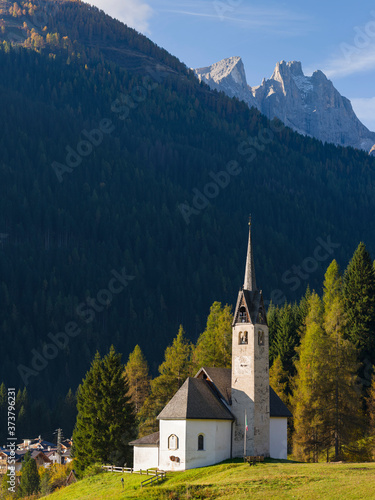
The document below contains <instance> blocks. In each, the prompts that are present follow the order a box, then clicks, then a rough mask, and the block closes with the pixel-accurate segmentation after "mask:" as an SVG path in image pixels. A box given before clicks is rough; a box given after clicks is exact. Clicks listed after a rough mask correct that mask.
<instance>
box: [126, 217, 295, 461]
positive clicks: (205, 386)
mask: <svg viewBox="0 0 375 500" xmlns="http://www.w3.org/2000/svg"><path fill="white" fill-rule="evenodd" d="M291 416H292V415H291V413H290V411H289V410H288V408H287V407H286V406H285V405H284V403H283V402H282V401H281V399H280V398H279V397H278V396H277V394H276V393H275V392H274V391H273V389H272V388H271V387H270V385H269V339H268V326H267V319H266V311H265V308H264V303H263V296H262V292H261V290H258V289H257V286H256V282H255V271H254V259H253V250H252V241H251V223H249V242H248V248H247V258H246V270H245V281H244V285H243V288H242V290H240V292H239V294H238V299H237V305H236V310H235V313H234V320H233V325H232V369H230V368H207V367H202V368H201V369H200V370H199V371H198V373H197V374H196V375H195V377H189V378H187V379H186V381H185V382H184V384H183V385H182V386H181V388H180V389H179V390H178V391H177V392H176V394H175V395H174V396H173V398H172V399H171V400H170V401H169V403H168V404H167V405H166V406H165V407H164V409H163V410H162V411H161V412H160V414H159V415H158V420H159V432H155V433H154V434H150V435H149V436H145V437H143V438H140V439H137V440H136V441H132V442H131V443H129V444H130V445H132V446H134V469H147V468H152V467H158V468H159V469H162V470H167V471H168V470H175V471H176V470H185V469H193V468H195V467H204V466H208V465H213V464H216V463H218V462H221V461H223V460H226V459H229V458H236V457H243V456H244V455H247V456H248V455H250V456H255V455H260V456H264V457H271V458H276V459H286V458H287V419H288V417H291Z"/></svg>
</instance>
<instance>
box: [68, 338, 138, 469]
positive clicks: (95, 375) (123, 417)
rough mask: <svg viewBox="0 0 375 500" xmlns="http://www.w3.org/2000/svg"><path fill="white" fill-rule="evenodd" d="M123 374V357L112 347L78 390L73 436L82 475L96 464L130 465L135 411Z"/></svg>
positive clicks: (98, 359)
mask: <svg viewBox="0 0 375 500" xmlns="http://www.w3.org/2000/svg"><path fill="white" fill-rule="evenodd" d="M123 372H124V367H123V365H122V364H121V355H120V354H117V353H116V351H115V349H114V347H113V346H111V348H110V351H109V353H108V354H107V355H106V356H105V357H104V358H103V359H101V358H100V355H99V353H97V354H96V356H95V358H94V360H93V362H92V365H91V368H90V370H89V371H88V373H87V374H86V377H85V379H84V380H83V382H82V384H81V385H80V386H79V389H78V395H77V408H78V416H77V422H76V427H75V429H74V432H73V441H74V454H75V459H76V462H75V464H76V465H75V467H76V469H77V471H78V473H79V474H82V472H83V471H84V469H85V468H86V467H87V466H89V465H90V464H92V463H94V462H96V461H99V462H110V463H114V464H119V465H123V464H124V461H127V462H128V463H130V460H131V450H130V447H129V446H128V442H129V441H131V439H132V438H133V437H134V431H135V429H134V427H135V425H134V413H133V412H134V410H133V406H132V404H131V402H130V398H129V396H128V391H129V387H128V383H127V379H126V377H125V376H124V375H123Z"/></svg>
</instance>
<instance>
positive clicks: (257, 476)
mask: <svg viewBox="0 0 375 500" xmlns="http://www.w3.org/2000/svg"><path fill="white" fill-rule="evenodd" d="M121 477H124V488H122V485H121ZM144 479H146V476H144V475H142V476H140V475H136V474H133V475H130V474H124V475H122V474H117V473H103V474H98V475H96V476H91V477H88V478H86V479H84V480H82V481H79V482H78V483H76V484H73V485H71V486H68V487H67V488H64V489H62V490H60V491H57V492H55V493H54V494H52V495H50V496H48V497H44V498H48V499H49V500H73V499H74V500H99V499H106V500H115V499H142V500H145V499H147V500H164V499H165V500H185V499H186V500H188V499H189V500H193V499H197V500H198V499H219V498H225V499H226V500H241V499H248V498H250V497H251V498H252V499H264V498H267V499H268V498H278V499H288V500H289V499H304V500H308V499H311V500H313V499H314V500H315V499H317V498H324V499H346V498H347V499H349V498H350V499H363V498H366V499H371V498H375V463H328V464H327V463H317V464H316V463H314V464H306V463H296V462H287V461H285V462H283V461H272V460H269V461H267V462H265V463H264V464H257V465H256V466H254V467H249V465H247V464H244V463H242V462H240V461H227V462H224V463H221V464H219V465H214V466H211V467H204V468H201V469H192V470H189V471H185V472H175V473H169V474H168V476H167V480H166V481H165V482H164V483H163V484H160V485H155V486H151V487H148V488H141V481H143V480H144Z"/></svg>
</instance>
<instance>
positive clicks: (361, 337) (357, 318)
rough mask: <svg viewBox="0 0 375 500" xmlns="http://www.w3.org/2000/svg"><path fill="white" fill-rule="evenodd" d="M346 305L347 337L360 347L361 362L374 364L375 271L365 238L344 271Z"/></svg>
mask: <svg viewBox="0 0 375 500" xmlns="http://www.w3.org/2000/svg"><path fill="white" fill-rule="evenodd" d="M344 309H345V313H346V316H347V327H346V330H345V336H346V338H348V339H349V340H350V341H351V342H353V343H354V344H355V345H356V346H357V347H358V348H359V349H360V359H361V361H362V362H363V361H365V360H367V362H371V364H374V363H375V273H374V268H373V263H372V261H371V257H370V254H369V253H368V251H367V249H366V246H365V244H364V243H362V242H361V243H360V244H359V245H358V248H357V249H356V251H355V252H354V255H353V258H352V259H351V261H350V262H349V265H348V267H347V269H346V271H345V274H344ZM362 376H363V374H362ZM368 383H370V381H368Z"/></svg>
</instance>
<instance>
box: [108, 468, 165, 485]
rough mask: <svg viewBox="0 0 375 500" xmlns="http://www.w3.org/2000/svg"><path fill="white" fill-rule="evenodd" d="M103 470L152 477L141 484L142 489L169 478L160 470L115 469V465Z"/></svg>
mask: <svg viewBox="0 0 375 500" xmlns="http://www.w3.org/2000/svg"><path fill="white" fill-rule="evenodd" d="M102 469H104V470H106V471H107V472H120V473H123V474H140V475H141V476H142V475H146V476H152V477H150V478H149V479H145V480H144V481H142V482H141V487H142V488H143V486H150V485H152V484H154V483H159V482H162V481H164V480H165V479H166V478H167V473H166V472H165V471H164V470H159V469H139V470H134V469H133V468H132V467H115V466H114V465H102Z"/></svg>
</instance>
